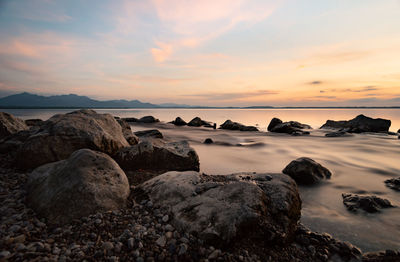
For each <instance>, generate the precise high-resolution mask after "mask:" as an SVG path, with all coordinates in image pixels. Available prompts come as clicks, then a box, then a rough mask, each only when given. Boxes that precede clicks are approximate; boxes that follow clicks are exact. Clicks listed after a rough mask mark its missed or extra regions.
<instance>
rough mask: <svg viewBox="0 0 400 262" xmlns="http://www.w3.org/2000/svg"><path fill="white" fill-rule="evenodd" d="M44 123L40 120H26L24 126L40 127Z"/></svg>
mask: <svg viewBox="0 0 400 262" xmlns="http://www.w3.org/2000/svg"><path fill="white" fill-rule="evenodd" d="M43 123H44V121H43V120H42V119H36V118H35V119H26V120H25V124H26V125H27V126H41V125H42V124H43Z"/></svg>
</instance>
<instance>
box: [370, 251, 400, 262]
mask: <svg viewBox="0 0 400 262" xmlns="http://www.w3.org/2000/svg"><path fill="white" fill-rule="evenodd" d="M362 261H363V262H397V261H400V252H398V251H397V252H396V251H394V250H386V251H384V252H382V251H381V252H369V253H365V254H364V255H363V257H362Z"/></svg>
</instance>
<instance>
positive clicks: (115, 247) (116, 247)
mask: <svg viewBox="0 0 400 262" xmlns="http://www.w3.org/2000/svg"><path fill="white" fill-rule="evenodd" d="M122 246H123V244H122V243H121V242H117V243H116V244H115V246H114V251H115V252H116V253H120V252H121V250H122Z"/></svg>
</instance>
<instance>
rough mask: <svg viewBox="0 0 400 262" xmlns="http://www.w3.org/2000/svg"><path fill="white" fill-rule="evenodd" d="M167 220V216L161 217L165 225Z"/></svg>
mask: <svg viewBox="0 0 400 262" xmlns="http://www.w3.org/2000/svg"><path fill="white" fill-rule="evenodd" d="M168 220H169V216H168V215H165V216H163V218H162V221H163V222H164V223H167V222H168Z"/></svg>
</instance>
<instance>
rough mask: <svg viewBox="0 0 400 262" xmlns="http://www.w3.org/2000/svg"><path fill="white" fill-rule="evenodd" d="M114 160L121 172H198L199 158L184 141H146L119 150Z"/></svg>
mask: <svg viewBox="0 0 400 262" xmlns="http://www.w3.org/2000/svg"><path fill="white" fill-rule="evenodd" d="M114 158H115V160H116V161H117V162H118V164H119V165H120V166H121V168H122V169H123V170H126V171H135V170H139V169H143V170H163V171H170V170H175V171H186V170H196V171H198V170H199V165H200V164H199V157H198V156H197V153H196V151H194V149H193V148H191V147H190V146H189V143H188V142H186V141H180V142H171V143H165V142H163V141H153V140H146V141H142V142H140V143H139V144H137V145H134V146H130V147H126V148H123V149H121V150H120V151H119V152H118V153H117V154H116V155H115V157H114Z"/></svg>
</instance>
